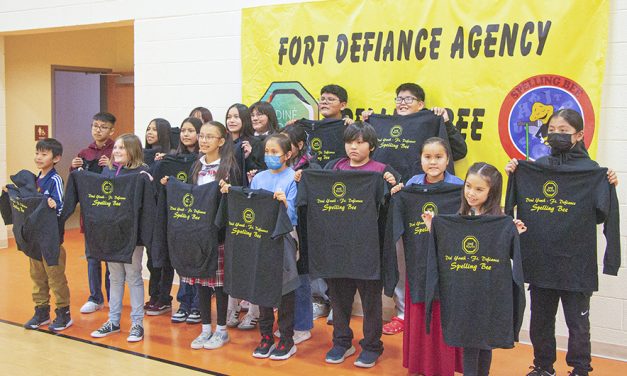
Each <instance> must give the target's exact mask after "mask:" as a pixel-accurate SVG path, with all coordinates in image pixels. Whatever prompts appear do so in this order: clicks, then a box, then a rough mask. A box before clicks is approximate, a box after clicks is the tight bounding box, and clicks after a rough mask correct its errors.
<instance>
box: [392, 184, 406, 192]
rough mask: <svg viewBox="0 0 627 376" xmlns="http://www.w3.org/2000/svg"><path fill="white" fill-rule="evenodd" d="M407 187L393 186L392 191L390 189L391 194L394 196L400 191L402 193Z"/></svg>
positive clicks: (401, 185) (402, 185)
mask: <svg viewBox="0 0 627 376" xmlns="http://www.w3.org/2000/svg"><path fill="white" fill-rule="evenodd" d="M404 186H405V185H404V184H403V183H398V184H397V185H395V186H393V187H392V189H390V193H391V194H394V193H396V192H398V191H400V190H401V189H403V187H404Z"/></svg>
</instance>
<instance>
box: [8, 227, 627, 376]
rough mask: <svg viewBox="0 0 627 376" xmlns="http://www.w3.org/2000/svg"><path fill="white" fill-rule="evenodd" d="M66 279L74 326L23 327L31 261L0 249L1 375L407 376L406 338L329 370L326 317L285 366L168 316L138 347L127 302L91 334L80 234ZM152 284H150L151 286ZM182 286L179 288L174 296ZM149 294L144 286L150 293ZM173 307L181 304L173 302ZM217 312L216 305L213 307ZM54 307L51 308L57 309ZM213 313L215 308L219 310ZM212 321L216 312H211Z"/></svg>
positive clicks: (71, 247) (387, 340) (243, 339)
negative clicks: (374, 356)
mask: <svg viewBox="0 0 627 376" xmlns="http://www.w3.org/2000/svg"><path fill="white" fill-rule="evenodd" d="M65 248H66V250H67V267H66V274H67V277H68V281H69V285H70V290H71V301H72V305H71V311H72V319H73V320H74V325H73V326H71V327H70V328H68V329H67V330H65V331H63V332H62V333H61V334H54V333H51V332H49V331H48V330H47V327H44V329H42V330H38V331H30V330H25V329H23V328H22V327H21V325H22V324H23V323H24V322H26V321H27V320H28V319H30V317H31V316H32V314H33V303H32V301H31V296H30V293H31V281H30V278H29V274H28V260H27V258H26V256H24V254H23V253H21V252H19V251H17V250H16V248H15V243H14V242H13V241H12V240H10V244H9V248H8V249H2V250H0V286H1V288H0V291H2V292H1V293H0V374H2V375H21V376H25V375H44V374H45V375H64V376H71V375H112V374H125V375H150V374H155V375H178V376H185V375H192V374H201V373H205V374H215V375H220V374H225V375H250V374H254V375H255V376H263V375H300V376H305V375H324V374H332V375H334V376H335V375H404V374H406V370H405V369H404V368H403V367H402V335H395V336H384V337H383V342H384V346H385V352H384V354H383V356H382V357H381V358H380V360H379V362H378V363H377V365H376V366H375V367H374V368H371V369H360V368H357V367H355V366H353V361H354V360H355V356H352V357H350V358H348V359H347V361H345V362H344V363H343V364H340V365H330V364H326V363H325V362H324V355H325V353H326V352H327V351H328V349H329V348H330V346H331V334H332V327H331V326H328V325H326V321H325V320H324V319H319V320H317V321H316V322H315V327H314V329H313V330H312V334H313V337H312V339H310V340H309V341H306V342H304V343H302V344H300V345H298V352H297V353H296V354H295V355H294V356H293V357H292V358H290V359H289V360H287V361H272V360H260V359H255V358H253V357H252V356H251V354H252V351H253V349H254V348H255V346H256V345H257V343H258V341H259V332H258V330H252V331H241V330H238V329H229V334H230V336H231V342H230V343H229V344H227V345H226V346H225V347H223V348H221V349H218V350H212V351H210V350H192V349H191V348H190V347H189V344H190V343H191V341H192V340H193V339H194V338H195V337H196V336H197V335H198V334H199V332H200V326H199V325H186V324H176V325H174V324H171V323H170V315H169V314H165V315H162V316H153V317H150V316H146V317H145V319H144V326H145V331H146V336H145V339H144V341H142V342H139V343H134V344H131V343H128V342H127V341H126V336H127V335H128V330H129V324H130V323H129V321H130V319H129V311H130V307H129V303H128V299H127V297H125V298H126V299H125V302H124V304H125V305H124V311H123V313H122V323H121V325H122V333H120V334H115V335H112V336H110V337H107V338H102V339H94V338H91V337H90V336H89V333H91V331H93V330H95V329H97V328H98V327H99V326H100V325H101V324H102V323H104V322H105V321H106V320H107V312H108V310H107V307H105V309H104V310H101V311H99V312H96V313H93V314H89V315H82V314H81V313H80V312H79V309H80V307H81V305H82V304H83V303H84V302H85V301H86V299H87V297H88V295H89V292H88V291H89V289H88V286H87V264H86V262H85V256H84V246H83V237H82V235H81V234H79V233H78V230H69V231H67V232H66V236H65ZM146 284H147V281H146ZM177 288H178V286H176V285H175V286H174V288H173V293H174V295H175V294H176V289H177ZM146 295H147V289H146ZM174 306H175V308H177V307H178V304H177V303H176V302H175V303H174ZM213 307H215V305H213ZM52 309H54V305H53V308H52ZM214 309H215V308H214ZM214 323H215V313H214ZM352 328H353V330H354V332H355V338H356V340H355V341H354V344H355V346H356V347H357V350H358V351H359V345H358V343H357V342H358V340H359V339H360V338H361V318H359V317H354V319H353V325H352ZM564 358H565V354H564V352H561V351H560V352H559V353H558V362H557V364H556V369H557V374H558V375H566V374H567V371H568V370H569V368H568V367H567V366H566V364H565V360H564ZM531 363H532V350H531V347H530V346H527V345H522V344H518V345H517V346H516V348H515V349H512V350H495V352H494V358H493V363H492V372H491V374H492V375H497V376H500V375H504V376H509V375H525V374H526V373H527V368H528V367H529V365H530V364H531ZM593 367H594V369H595V370H594V372H593V373H592V375H594V376H610V375H612V376H614V375H626V374H627V363H625V362H620V361H614V360H607V359H602V358H594V359H593Z"/></svg>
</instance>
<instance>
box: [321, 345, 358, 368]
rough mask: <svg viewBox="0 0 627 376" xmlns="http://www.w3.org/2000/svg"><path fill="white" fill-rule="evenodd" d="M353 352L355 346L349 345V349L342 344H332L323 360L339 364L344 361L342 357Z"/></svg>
mask: <svg viewBox="0 0 627 376" xmlns="http://www.w3.org/2000/svg"><path fill="white" fill-rule="evenodd" d="M354 353H355V347H354V346H351V347H350V348H349V349H346V348H344V347H342V346H336V345H335V346H333V348H332V349H331V350H329V352H328V353H327V356H326V357H325V358H324V361H325V362H327V363H331V364H339V363H342V362H343V361H344V359H346V358H348V357H349V356H351V355H353V354H354Z"/></svg>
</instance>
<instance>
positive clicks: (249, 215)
mask: <svg viewBox="0 0 627 376" xmlns="http://www.w3.org/2000/svg"><path fill="white" fill-rule="evenodd" d="M242 219H243V220H244V223H246V224H251V223H253V222H254V221H255V212H254V211H253V209H250V208H246V209H244V211H243V212H242Z"/></svg>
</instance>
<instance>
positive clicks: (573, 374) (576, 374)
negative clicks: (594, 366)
mask: <svg viewBox="0 0 627 376" xmlns="http://www.w3.org/2000/svg"><path fill="white" fill-rule="evenodd" d="M568 376H588V372H581V371H575V370H574V369H573V370H572V371H569V372H568Z"/></svg>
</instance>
